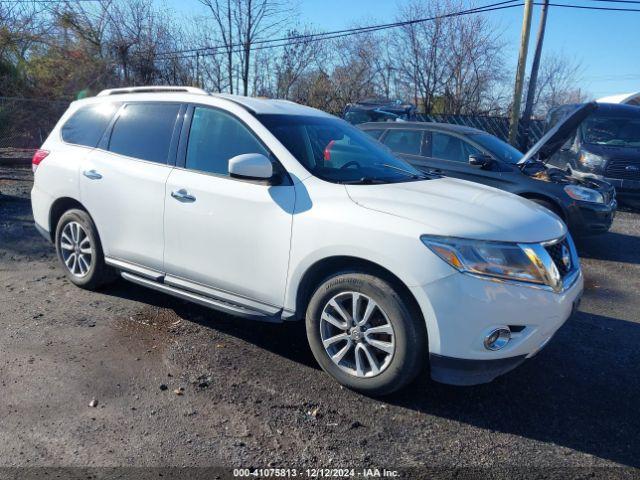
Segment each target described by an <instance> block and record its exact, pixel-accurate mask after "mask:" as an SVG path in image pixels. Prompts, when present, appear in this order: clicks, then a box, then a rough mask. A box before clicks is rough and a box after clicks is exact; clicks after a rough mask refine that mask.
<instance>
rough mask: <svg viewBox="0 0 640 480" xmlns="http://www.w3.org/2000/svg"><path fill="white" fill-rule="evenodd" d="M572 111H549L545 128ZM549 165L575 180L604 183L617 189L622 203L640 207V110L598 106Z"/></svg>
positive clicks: (572, 107)
mask: <svg viewBox="0 0 640 480" xmlns="http://www.w3.org/2000/svg"><path fill="white" fill-rule="evenodd" d="M575 108H576V105H563V106H561V107H558V108H557V109H555V110H552V111H551V112H550V113H549V115H548V118H547V128H548V129H549V128H553V126H554V125H555V124H557V123H558V122H559V121H561V120H562V118H564V117H565V116H566V115H567V114H568V112H571V111H572V110H574V109H575ZM549 163H550V164H551V165H555V166H557V167H558V168H561V169H563V170H566V171H567V172H569V173H570V174H571V175H572V176H574V177H578V178H582V179H586V180H588V181H590V180H592V179H596V180H605V181H607V182H608V183H610V184H611V185H613V186H614V187H615V188H616V192H617V195H618V198H619V199H620V201H621V202H623V203H628V204H630V205H634V206H637V207H640V107H638V106H632V105H624V104H612V103H611V104H606V103H605V104H602V103H599V104H598V109H597V110H596V111H595V112H593V113H592V114H591V115H589V117H588V118H587V119H586V120H585V121H584V122H583V123H582V125H580V128H578V129H577V131H575V132H574V134H573V135H572V136H571V137H570V138H569V139H568V140H567V141H566V142H565V144H564V145H562V148H560V149H559V151H558V152H556V153H555V154H554V155H553V156H552V157H551V158H550V159H549Z"/></svg>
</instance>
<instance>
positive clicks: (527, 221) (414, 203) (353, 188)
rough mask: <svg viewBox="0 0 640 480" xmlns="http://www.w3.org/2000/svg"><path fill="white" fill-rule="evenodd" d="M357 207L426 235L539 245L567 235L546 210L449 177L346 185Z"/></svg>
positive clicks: (528, 202)
mask: <svg viewBox="0 0 640 480" xmlns="http://www.w3.org/2000/svg"><path fill="white" fill-rule="evenodd" d="M346 188H347V193H348V194H349V196H350V197H351V199H352V200H353V201H354V202H356V203H357V204H358V205H360V206H362V207H364V208H369V209H371V210H377V211H380V212H384V213H388V214H390V215H395V216H398V217H403V218H407V219H409V220H413V221H415V222H418V223H421V224H423V225H424V227H425V228H424V233H425V234H428V235H444V236H451V237H460V238H472V239H478V240H496V241H505V242H522V243H526V242H541V241H545V240H552V239H556V238H559V237H561V236H563V235H565V234H566V227H565V225H564V223H563V222H562V220H560V219H559V218H558V217H557V216H556V215H554V214H553V213H551V212H550V211H549V210H547V209H545V208H543V207H541V206H539V205H537V204H535V203H533V202H530V201H529V200H525V199H523V198H520V197H518V196H516V195H513V194H511V193H507V192H503V191H502V190H497V189H495V188H491V187H486V186H484V185H480V184H478V183H472V182H467V181H464V180H457V179H453V178H437V179H433V180H425V181H420V182H405V183H392V184H386V185H347V186H346Z"/></svg>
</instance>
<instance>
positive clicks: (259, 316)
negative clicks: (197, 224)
mask: <svg viewBox="0 0 640 480" xmlns="http://www.w3.org/2000/svg"><path fill="white" fill-rule="evenodd" d="M120 275H122V278H124V279H125V280H129V281H130V282H133V283H137V284H138V285H142V286H143V287H149V288H153V289H154V290H158V291H160V292H163V293H168V294H169V295H173V296H174V297H178V298H182V299H183V300H187V301H190V302H194V303H197V304H199V305H202V306H204V307H209V308H212V309H214V310H218V311H220V312H224V313H228V314H230V315H235V316H238V317H243V318H247V319H249V320H259V321H261V322H270V323H282V312H281V311H280V312H278V313H276V314H275V315H269V314H266V313H264V312H259V311H257V310H251V309H249V308H245V307H243V306H241V305H235V304H233V303H228V302H223V301H221V300H217V299H213V298H209V297H206V296H204V295H199V294H197V293H193V292H188V291H186V290H182V289H180V288H176V287H171V286H169V285H165V284H163V283H159V282H156V281H153V280H150V279H148V278H143V277H139V276H138V275H134V274H132V273H128V272H121V273H120Z"/></svg>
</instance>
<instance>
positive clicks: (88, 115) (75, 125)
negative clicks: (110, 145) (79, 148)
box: [61, 103, 121, 148]
mask: <svg viewBox="0 0 640 480" xmlns="http://www.w3.org/2000/svg"><path fill="white" fill-rule="evenodd" d="M120 105H121V104H120V103H99V104H97V105H88V106H86V107H82V108H79V109H78V110H77V111H76V112H75V113H74V114H73V115H71V117H70V118H69V120H67V121H66V123H65V124H64V125H63V126H62V130H61V135H62V140H63V141H65V142H67V143H73V144H74V145H83V146H85V147H91V148H93V147H95V146H96V145H98V142H99V141H100V139H101V138H102V134H103V133H104V131H105V129H106V128H107V127H108V126H109V123H110V122H111V119H112V118H113V116H114V115H115V113H116V112H117V111H118V108H120Z"/></svg>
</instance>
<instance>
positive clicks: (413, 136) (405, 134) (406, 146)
mask: <svg viewBox="0 0 640 480" xmlns="http://www.w3.org/2000/svg"><path fill="white" fill-rule="evenodd" d="M382 143H384V144H385V145H386V146H387V147H389V148H390V149H391V151H392V152H395V153H406V154H409V155H420V146H421V145H422V130H399V129H392V130H389V131H388V132H387V134H386V135H385V136H384V139H382Z"/></svg>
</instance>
